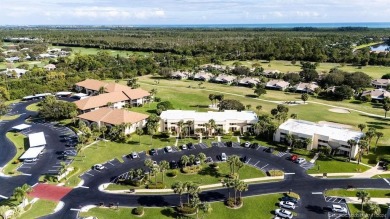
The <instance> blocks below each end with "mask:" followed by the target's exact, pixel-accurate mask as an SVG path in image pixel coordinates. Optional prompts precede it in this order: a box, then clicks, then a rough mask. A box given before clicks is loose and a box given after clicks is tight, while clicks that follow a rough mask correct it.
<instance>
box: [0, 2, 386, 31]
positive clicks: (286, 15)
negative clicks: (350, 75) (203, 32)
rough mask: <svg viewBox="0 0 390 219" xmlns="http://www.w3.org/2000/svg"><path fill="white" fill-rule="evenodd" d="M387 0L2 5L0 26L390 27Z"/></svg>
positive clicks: (17, 3) (0, 3) (14, 3)
mask: <svg viewBox="0 0 390 219" xmlns="http://www.w3.org/2000/svg"><path fill="white" fill-rule="evenodd" d="M388 3H389V0H369V1H367V0H0V9H2V10H1V15H0V25H164V24H259V23H260V24H268V23H342V22H390V7H389V6H388V5H389V4H388Z"/></svg>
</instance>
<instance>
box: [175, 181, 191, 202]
mask: <svg viewBox="0 0 390 219" xmlns="http://www.w3.org/2000/svg"><path fill="white" fill-rule="evenodd" d="M171 188H172V189H173V192H174V193H175V194H178V195H179V200H180V207H183V201H182V200H181V196H182V195H183V193H184V192H186V190H187V187H186V186H185V185H184V184H183V183H182V182H180V181H179V182H175V183H174V184H173V185H172V187H171Z"/></svg>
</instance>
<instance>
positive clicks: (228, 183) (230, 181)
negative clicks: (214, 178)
mask: <svg viewBox="0 0 390 219" xmlns="http://www.w3.org/2000/svg"><path fill="white" fill-rule="evenodd" d="M222 185H223V186H224V187H226V188H227V190H228V198H230V188H232V187H233V179H232V178H229V177H228V178H224V179H223V180H222Z"/></svg>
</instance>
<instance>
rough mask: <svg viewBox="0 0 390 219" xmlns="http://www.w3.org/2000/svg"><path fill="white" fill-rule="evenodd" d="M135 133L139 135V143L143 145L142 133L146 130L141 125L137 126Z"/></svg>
mask: <svg viewBox="0 0 390 219" xmlns="http://www.w3.org/2000/svg"><path fill="white" fill-rule="evenodd" d="M135 133H136V134H137V135H138V141H139V145H141V135H142V134H143V133H144V130H143V129H142V128H140V127H137V128H136V129H135Z"/></svg>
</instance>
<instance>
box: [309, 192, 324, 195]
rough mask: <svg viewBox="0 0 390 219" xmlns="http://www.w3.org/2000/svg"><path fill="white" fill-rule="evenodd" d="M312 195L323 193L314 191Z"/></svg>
mask: <svg viewBox="0 0 390 219" xmlns="http://www.w3.org/2000/svg"><path fill="white" fill-rule="evenodd" d="M311 194H312V195H322V192H312V193H311Z"/></svg>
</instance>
